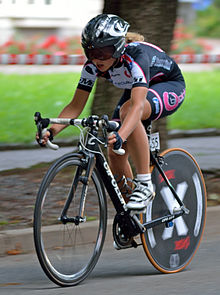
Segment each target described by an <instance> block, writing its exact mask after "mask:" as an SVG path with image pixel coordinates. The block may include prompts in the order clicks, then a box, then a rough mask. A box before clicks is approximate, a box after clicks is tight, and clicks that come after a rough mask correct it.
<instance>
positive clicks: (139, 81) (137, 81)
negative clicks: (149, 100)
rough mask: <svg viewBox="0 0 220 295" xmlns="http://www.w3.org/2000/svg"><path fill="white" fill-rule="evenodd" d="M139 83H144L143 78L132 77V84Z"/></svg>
mask: <svg viewBox="0 0 220 295" xmlns="http://www.w3.org/2000/svg"><path fill="white" fill-rule="evenodd" d="M141 82H144V81H143V76H139V77H134V83H141Z"/></svg>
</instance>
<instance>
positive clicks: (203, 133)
mask: <svg viewBox="0 0 220 295" xmlns="http://www.w3.org/2000/svg"><path fill="white" fill-rule="evenodd" d="M207 136H220V129H217V128H207V129H193V130H180V129H174V130H170V131H168V140H170V139H176V138H184V137H185V138H186V137H207ZM78 140H79V137H78V136H74V137H71V138H63V139H58V140H55V143H57V144H58V145H59V146H60V147H68V146H73V145H76V144H77V143H78ZM35 148H39V146H38V144H37V143H36V142H35V141H33V142H32V143H29V144H24V143H0V151H5V150H8V151H9V150H23V149H24V150H26V149H35Z"/></svg>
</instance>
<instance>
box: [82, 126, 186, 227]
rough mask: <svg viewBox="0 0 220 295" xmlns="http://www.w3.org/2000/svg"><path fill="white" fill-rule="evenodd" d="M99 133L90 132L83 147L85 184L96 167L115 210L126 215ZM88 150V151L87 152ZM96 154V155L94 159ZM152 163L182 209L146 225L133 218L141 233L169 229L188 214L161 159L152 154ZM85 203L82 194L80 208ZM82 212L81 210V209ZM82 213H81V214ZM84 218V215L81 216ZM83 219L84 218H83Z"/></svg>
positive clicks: (122, 199) (124, 205)
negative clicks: (97, 138)
mask: <svg viewBox="0 0 220 295" xmlns="http://www.w3.org/2000/svg"><path fill="white" fill-rule="evenodd" d="M96 137H97V132H96V131H94V130H91V131H90V134H89V135H88V139H87V144H86V148H83V147H81V152H82V153H83V154H84V156H85V157H86V162H87V163H88V166H87V170H86V176H85V177H84V178H85V184H86V183H87V181H88V180H89V178H88V177H89V175H91V172H92V171H91V169H93V168H92V167H94V165H95V166H96V168H97V170H98V171H99V173H100V177H101V179H102V181H103V183H104V186H105V187H106V189H107V192H108V194H109V196H110V199H111V201H112V203H113V205H114V207H115V210H116V212H117V213H118V214H122V215H126V213H127V212H128V211H127V208H126V203H125V201H124V198H123V197H122V194H121V192H120V189H119V187H118V185H117V182H116V180H115V178H114V176H113V174H112V172H111V170H110V167H109V165H108V163H107V161H106V159H105V156H104V155H103V153H102V151H101V149H100V146H99V143H98V141H97V140H96ZM86 150H88V151H86ZM94 154H95V155H96V156H95V157H94ZM150 155H151V160H152V163H153V164H154V165H155V166H156V167H157V169H158V171H159V173H160V174H161V176H162V177H163V179H164V181H165V182H166V184H167V186H168V187H169V188H170V190H171V192H172V193H173V196H174V197H175V199H176V200H177V202H178V203H179V205H180V208H179V210H178V211H177V212H173V214H168V215H164V216H161V217H159V218H157V219H154V220H152V221H150V222H146V223H144V224H141V223H140V222H139V221H138V220H137V218H133V219H134V221H135V222H136V223H137V224H136V225H138V228H139V229H140V232H144V231H145V230H147V229H149V228H152V227H154V226H157V225H160V224H165V225H166V226H167V227H169V226H172V220H174V219H176V218H178V217H179V216H182V215H183V214H188V209H186V208H185V206H184V204H183V202H182V201H181V200H180V198H179V196H178V195H177V193H176V191H175V189H174V188H173V186H172V184H171V183H170V181H169V180H168V178H167V176H166V175H165V173H164V171H163V169H162V168H161V166H160V164H159V157H158V156H157V155H156V156H154V155H153V153H152V152H151V153H150ZM83 202H85V195H84V193H82V204H81V206H80V208H83V206H84V205H83ZM80 210H81V209H80ZM81 212H82V211H80V213H81ZM80 216H82V215H80ZM81 218H82V217H81Z"/></svg>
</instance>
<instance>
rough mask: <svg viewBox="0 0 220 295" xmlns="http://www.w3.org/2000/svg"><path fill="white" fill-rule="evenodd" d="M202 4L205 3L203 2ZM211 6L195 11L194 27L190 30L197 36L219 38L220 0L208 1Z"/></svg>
mask: <svg viewBox="0 0 220 295" xmlns="http://www.w3.org/2000/svg"><path fill="white" fill-rule="evenodd" d="M203 2H204V3H205V2H207V1H203ZM209 2H211V5H207V7H206V8H204V7H201V8H199V7H198V8H197V7H196V5H195V8H196V9H197V17H196V20H195V25H194V26H193V27H192V28H191V29H192V30H193V31H194V32H195V34H196V35H197V36H202V37H209V38H220V0H213V1H209Z"/></svg>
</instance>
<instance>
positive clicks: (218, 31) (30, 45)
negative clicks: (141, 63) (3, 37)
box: [0, 0, 220, 55]
mask: <svg viewBox="0 0 220 295" xmlns="http://www.w3.org/2000/svg"><path fill="white" fill-rule="evenodd" d="M200 2H201V3H200ZM200 2H199V3H200V5H198V3H195V4H194V6H193V8H194V9H195V10H196V17H195V20H194V22H193V24H190V25H186V24H184V21H183V19H181V18H177V21H176V25H175V29H174V33H173V41H172V47H171V54H201V53H204V52H207V51H209V50H210V49H211V48H210V45H208V44H207V42H206V41H205V38H220V0H206V1H200ZM4 53H9V54H55V55H63V54H83V51H82V48H81V44H80V36H75V37H67V38H62V39H61V38H58V37H57V36H55V35H49V36H46V37H45V36H43V35H40V34H38V35H34V36H32V37H31V38H28V39H27V38H24V36H22V35H21V34H18V33H16V34H15V35H14V36H13V37H12V38H10V40H8V41H7V42H5V43H4V44H1V45H0V54H4Z"/></svg>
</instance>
